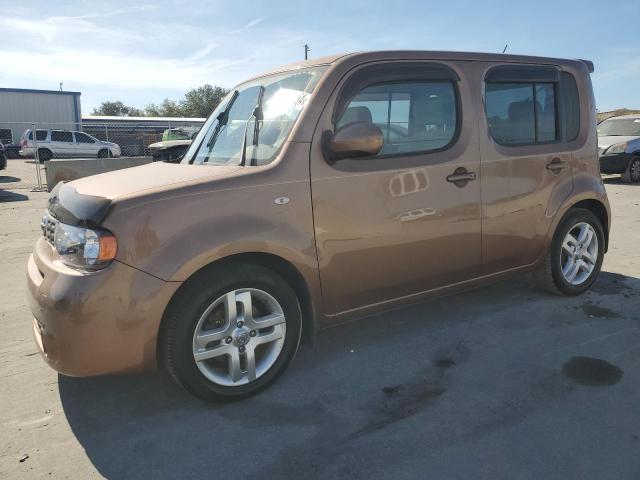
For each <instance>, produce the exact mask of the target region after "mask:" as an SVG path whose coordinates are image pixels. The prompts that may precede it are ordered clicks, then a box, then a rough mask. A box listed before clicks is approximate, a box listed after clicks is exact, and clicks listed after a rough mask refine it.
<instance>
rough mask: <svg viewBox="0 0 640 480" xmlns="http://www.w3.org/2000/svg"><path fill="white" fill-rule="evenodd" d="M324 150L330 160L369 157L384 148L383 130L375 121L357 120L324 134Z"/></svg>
mask: <svg viewBox="0 0 640 480" xmlns="http://www.w3.org/2000/svg"><path fill="white" fill-rule="evenodd" d="M322 143H323V151H324V154H325V158H326V159H327V161H329V162H335V161H336V160H340V159H344V158H358V157H369V156H372V155H377V154H378V153H379V152H380V150H382V145H383V143H384V137H383V136H382V131H381V130H380V129H379V128H378V127H376V126H375V125H374V124H373V123H369V122H356V123H350V124H348V125H345V126H344V127H342V128H339V129H338V131H336V133H332V132H330V131H329V130H327V131H325V132H324V134H323V142H322Z"/></svg>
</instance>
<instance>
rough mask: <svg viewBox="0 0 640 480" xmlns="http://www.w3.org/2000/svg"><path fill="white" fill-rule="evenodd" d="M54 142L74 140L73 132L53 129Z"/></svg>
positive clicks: (52, 137) (52, 139)
mask: <svg viewBox="0 0 640 480" xmlns="http://www.w3.org/2000/svg"><path fill="white" fill-rule="evenodd" d="M51 141H52V142H73V134H72V133H71V132H62V131H58V130H53V131H52V132H51Z"/></svg>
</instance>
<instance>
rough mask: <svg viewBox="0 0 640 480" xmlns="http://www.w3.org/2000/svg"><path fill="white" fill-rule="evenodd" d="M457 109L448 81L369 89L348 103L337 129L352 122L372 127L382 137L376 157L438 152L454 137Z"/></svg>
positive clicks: (451, 87) (406, 83) (383, 85)
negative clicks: (371, 124) (371, 125)
mask: <svg viewBox="0 0 640 480" xmlns="http://www.w3.org/2000/svg"><path fill="white" fill-rule="evenodd" d="M456 105H457V102H456V92H455V87H454V84H453V82H450V81H442V82H440V81H433V82H431V81H406V82H401V81H398V82H389V83H382V84H376V85H370V86H367V87H365V88H363V89H361V90H360V91H358V92H356V93H355V95H354V96H353V97H352V98H351V100H349V101H348V103H347V104H346V109H345V110H344V113H343V114H342V115H341V116H340V118H339V119H338V120H337V122H336V128H340V127H343V126H344V125H347V124H349V123H355V122H369V123H373V124H375V125H376V126H377V127H378V128H380V130H381V131H382V134H383V136H384V145H383V148H382V151H381V152H380V153H379V154H378V156H385V155H402V154H411V153H418V152H430V151H435V150H441V149H443V148H445V147H447V146H448V145H449V144H450V143H451V142H452V141H453V139H454V137H455V134H456V126H457V115H458V112H457V108H456Z"/></svg>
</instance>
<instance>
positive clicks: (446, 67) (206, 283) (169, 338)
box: [28, 51, 611, 401]
mask: <svg viewBox="0 0 640 480" xmlns="http://www.w3.org/2000/svg"><path fill="white" fill-rule="evenodd" d="M592 71H593V64H592V63H591V62H587V61H581V60H558V59H553V58H538V57H527V56H515V55H494V54H472V53H452V52H417V51H412V52H369V53H357V54H351V55H342V56H336V57H327V58H323V59H320V60H317V61H308V62H303V63H300V64H296V65H292V66H287V67H283V68H279V69H276V70H275V71H274V72H271V73H267V74H264V75H262V76H258V77H255V78H254V79H252V80H249V81H247V82H245V83H242V84H240V85H239V86H237V87H236V88H235V89H233V90H231V92H232V93H230V94H229V95H228V96H227V97H226V98H225V99H223V101H222V102H221V103H220V105H219V106H218V107H217V108H216V110H215V111H214V112H213V114H212V115H211V117H210V118H209V119H208V120H207V122H206V123H205V125H204V126H203V127H202V131H201V132H200V133H199V134H198V136H197V137H196V139H195V140H194V143H193V145H191V147H190V148H189V150H188V151H187V153H186V155H185V156H184V158H183V160H182V161H181V162H180V163H179V164H170V163H162V162H159V163H151V164H147V165H144V166H140V167H135V168H132V169H127V170H120V171H114V172H109V173H105V174H101V175H96V176H92V177H87V178H83V179H80V180H76V181H73V182H71V183H69V184H62V183H59V184H58V185H56V187H55V188H54V189H53V191H52V192H51V198H50V200H49V207H48V210H47V212H46V213H45V215H44V217H43V219H42V231H43V235H42V237H41V238H40V239H39V240H38V241H37V243H36V246H35V250H34V252H33V254H32V255H31V256H30V258H29V261H28V291H29V303H30V306H31V311H32V312H33V316H34V320H33V327H34V332H35V338H36V342H37V344H38V346H39V348H40V350H41V351H42V352H43V355H44V358H45V359H46V361H47V362H48V363H49V364H50V365H51V366H52V367H53V368H55V369H56V370H58V371H60V372H62V373H63V374H66V375H77V376H88V375H98V374H110V373H122V372H136V371H143V370H148V369H153V368H155V367H156V365H159V366H161V367H162V368H163V369H166V370H167V371H168V372H169V373H170V374H171V376H173V378H174V379H175V380H176V381H177V382H178V383H179V384H180V385H182V386H183V387H184V388H186V389H187V390H188V391H190V392H192V393H193V394H195V395H197V396H199V397H201V398H203V399H206V400H210V401H228V400H236V399H239V398H243V397H246V396H248V395H252V394H254V393H256V392H258V391H260V390H262V389H264V388H266V387H267V386H269V385H270V384H271V383H273V382H274V381H275V380H276V378H277V377H278V376H279V375H281V374H282V373H283V372H284V370H285V369H286V368H287V366H288V365H289V364H290V362H291V361H292V359H293V357H294V356H295V354H296V351H297V350H298V345H299V344H300V342H301V341H302V340H304V341H307V342H311V341H312V339H313V338H314V336H315V335H316V332H317V331H318V330H319V329H321V328H324V327H327V326H329V325H334V324H336V323H339V322H344V321H347V320H350V319H353V318H356V317H361V316H365V315H368V314H371V313H374V312H379V311H381V310H385V309H389V308H394V307H397V306H400V305H405V304H408V303H412V302H416V301H418V300H423V299H426V298H430V297H432V296H434V295H438V294H445V293H447V294H451V293H454V292H458V291H461V290H464V289H467V288H472V287H476V286H479V285H484V284H487V283H489V282H492V281H495V280H498V279H502V278H505V277H508V276H510V275H513V274H516V273H522V272H533V277H534V280H535V283H536V284H537V285H538V286H540V287H541V288H543V289H545V290H547V291H550V292H554V293H557V294H563V295H578V294H580V293H582V292H584V291H585V290H587V289H588V288H589V287H590V286H591V284H592V283H593V282H594V280H595V279H596V276H597V275H598V272H599V271H600V268H601V265H602V260H603V256H604V253H605V252H606V250H607V248H608V242H609V226H610V217H611V215H610V211H609V203H608V200H607V193H606V190H605V188H604V185H603V182H602V179H601V177H600V172H599V168H598V150H597V143H596V119H595V109H593V108H592V105H594V102H595V101H594V97H593V92H592V89H591V82H590V79H589V74H590V72H592ZM362 328H366V324H362ZM425 328H428V325H426V326H425Z"/></svg>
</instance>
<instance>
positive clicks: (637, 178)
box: [598, 115, 640, 183]
mask: <svg viewBox="0 0 640 480" xmlns="http://www.w3.org/2000/svg"><path fill="white" fill-rule="evenodd" d="M598 152H599V155H600V171H601V172H602V173H607V174H620V175H622V180H623V181H625V182H632V183H640V115H621V116H619V117H611V118H608V119H607V120H605V121H604V122H602V123H600V124H599V125H598Z"/></svg>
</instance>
